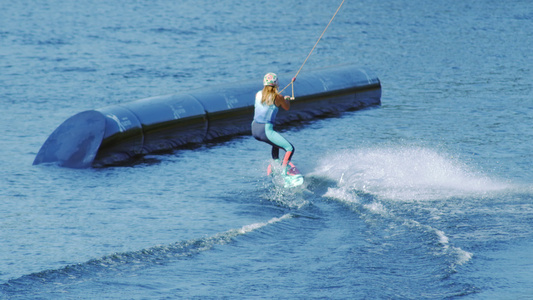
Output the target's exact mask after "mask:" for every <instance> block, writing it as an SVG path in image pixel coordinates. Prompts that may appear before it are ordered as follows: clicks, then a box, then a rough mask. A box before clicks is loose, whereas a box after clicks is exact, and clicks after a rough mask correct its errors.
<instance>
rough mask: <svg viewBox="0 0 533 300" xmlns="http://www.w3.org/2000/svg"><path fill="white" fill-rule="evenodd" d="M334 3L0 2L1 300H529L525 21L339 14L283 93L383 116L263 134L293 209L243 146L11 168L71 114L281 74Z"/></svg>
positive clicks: (532, 220)
mask: <svg viewBox="0 0 533 300" xmlns="http://www.w3.org/2000/svg"><path fill="white" fill-rule="evenodd" d="M339 4H340V1H314V0H312V1H292V0H290V1H268V2H267V1H246V2H243V1H232V0H228V1H218V2H212V1H188V0H186V1H163V0H160V1H111V2H109V1H97V0H95V1H82V2H70V1H35V0H28V1H17V2H11V3H6V2H3V3H0V103H1V105H2V118H0V125H1V127H2V128H3V136H2V147H0V166H1V168H0V174H1V175H0V245H1V246H0V298H1V299H4V298H5V299H174V298H196V297H197V298H207V299H209V298H271V299H272V298H291V299H293V298H302V299H304V298H305V299H309V298H332V299H347V298H348V299H362V298H387V299H443V298H455V299H532V298H533V251H531V249H532V248H533V170H532V168H531V166H532V165H533V155H532V154H531V152H532V149H533V143H532V142H531V141H532V140H533V84H532V79H533V72H532V69H531V66H532V64H531V49H533V30H532V28H533V4H532V3H531V1H529V0H517V1H510V2H509V1H507V2H502V1H493V0H480V1H463V2H450V1H442V0H437V1H430V2H428V1H419V0H415V1H405V0H401V1H389V0H386V1H378V2H376V1H366V0H363V1H346V2H345V4H344V6H343V7H342V9H341V10H340V12H339V14H338V15H337V17H336V18H335V20H334V21H333V23H332V25H331V26H330V28H329V29H328V31H327V33H326V34H325V36H324V38H323V39H322V40H321V42H320V43H319V44H318V46H317V48H316V50H315V52H314V53H313V55H311V57H310V58H309V61H308V62H307V64H306V65H305V67H304V69H303V71H302V72H305V71H312V70H313V69H316V68H320V67H326V66H331V65H338V64H343V63H355V64H359V65H360V66H361V67H365V68H369V69H371V70H373V71H374V72H376V74H378V77H379V78H380V80H381V83H382V88H383V97H382V106H381V107H377V108H371V109H366V110H362V111H356V112H349V113H345V114H343V115H341V116H339V117H336V118H330V119H320V120H316V121H312V122H306V123H305V124H300V125H295V126H293V127H290V128H286V129H284V131H283V135H284V136H286V137H287V138H288V139H289V140H290V141H291V142H292V143H293V144H294V145H295V147H296V154H295V156H294V158H293V161H294V162H295V163H296V164H297V165H298V167H299V168H300V170H301V171H302V172H303V173H304V174H306V176H307V184H308V186H307V187H308V189H309V191H310V192H306V193H291V192H287V191H284V190H282V189H279V188H276V187H274V186H273V185H272V183H271V182H270V181H269V179H268V178H266V176H265V169H266V166H267V165H268V163H269V155H270V150H269V147H268V146H267V145H266V144H262V143H259V142H257V141H255V140H254V139H253V138H251V137H249V136H243V137H238V138H234V139H232V140H230V141H227V142H224V143H219V144H210V145H205V146H202V147H200V148H197V149H194V150H180V151H175V152H173V153H170V154H165V155H150V156H147V157H146V158H145V159H144V160H143V161H142V162H140V163H138V164H135V165H133V166H125V167H112V168H102V169H84V170H78V169H66V168H59V167H53V166H32V162H33V159H34V158H35V155H36V154H37V152H38V150H39V148H40V147H41V145H42V144H43V143H44V141H45V140H46V138H47V137H48V136H49V135H50V134H51V133H52V131H53V130H54V129H55V128H56V127H57V126H58V125H59V124H61V123H62V122H63V121H64V120H66V119H67V118H68V117H70V116H72V115H74V114H76V113H78V112H81V111H84V110H88V109H94V108H100V107H104V106H107V105H114V104H118V103H124V102H129V101H133V100H137V99H141V98H146V97H151V96H158V95H165V94H170V93H175V92H184V91H188V90H190V89H195V88H201V87H204V86H210V85H216V84H221V83H228V84H232V83H234V82H239V81H243V80H250V79H253V78H257V80H258V82H261V79H262V76H263V75H264V74H265V73H267V72H278V73H285V72H289V73H290V72H294V73H296V71H297V70H298V68H299V67H300V65H301V63H302V62H303V60H304V59H305V57H306V56H307V54H308V53H309V51H310V50H311V48H312V46H313V45H314V43H315V42H316V40H317V38H318V36H319V35H320V33H321V32H322V30H323V29H324V27H325V25H326V24H327V22H328V21H329V19H330V18H331V16H332V15H333V13H334V12H335V10H336V9H337V6H338V5H339ZM295 88H296V89H297V88H298V82H296V84H295Z"/></svg>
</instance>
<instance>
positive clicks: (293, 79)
mask: <svg viewBox="0 0 533 300" xmlns="http://www.w3.org/2000/svg"><path fill="white" fill-rule="evenodd" d="M344 1H345V0H342V2H341V4H340V5H339V7H338V8H337V11H336V12H335V14H333V17H331V20H329V23H328V25H327V26H326V28H324V31H322V34H321V35H320V37H319V38H318V40H317V41H316V43H315V45H314V46H313V49H311V51H310V52H309V54H308V55H307V57H306V58H305V60H304V62H303V64H302V66H300V69H299V70H298V72H296V75H294V77H293V78H292V80H291V82H290V83H289V84H287V86H286V87H284V88H283V89H282V90H281V91H280V92H279V93H280V94H281V93H282V92H283V91H284V90H285V89H287V88H288V87H289V85H291V86H292V97H291V100H293V99H294V82H295V81H296V77H298V74H300V71H301V70H302V68H303V67H304V65H305V63H306V62H307V60H308V59H309V56H311V53H313V51H314V50H315V48H316V45H318V42H320V39H322V37H323V36H324V33H326V30H328V27H329V25H330V24H331V22H333V19H335V16H337V13H338V12H339V10H340V9H341V7H342V5H343V4H344Z"/></svg>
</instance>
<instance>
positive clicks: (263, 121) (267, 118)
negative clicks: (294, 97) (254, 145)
mask: <svg viewBox="0 0 533 300" xmlns="http://www.w3.org/2000/svg"><path fill="white" fill-rule="evenodd" d="M262 94H263V93H262V91H259V92H257V94H256V95H255V112H254V121H253V122H252V135H253V137H254V138H255V139H257V140H259V141H262V142H265V143H268V144H270V145H272V159H279V149H280V148H282V149H283V150H285V157H284V158H283V162H282V165H283V166H286V165H287V163H288V162H289V161H290V160H291V158H292V155H293V154H294V146H293V145H292V144H291V143H289V141H287V139H285V138H284V137H282V136H281V134H279V133H277V132H276V131H274V122H275V120H276V115H277V113H278V110H279V108H278V107H277V106H276V104H272V105H263V103H261V98H262Z"/></svg>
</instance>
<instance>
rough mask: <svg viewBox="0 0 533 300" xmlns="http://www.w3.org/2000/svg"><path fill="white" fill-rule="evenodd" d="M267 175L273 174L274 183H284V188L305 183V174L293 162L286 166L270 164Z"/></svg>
mask: <svg viewBox="0 0 533 300" xmlns="http://www.w3.org/2000/svg"><path fill="white" fill-rule="evenodd" d="M267 175H269V176H272V181H273V182H274V184H279V185H283V187H284V188H294V187H298V186H301V185H302V184H304V176H303V175H302V174H301V173H300V170H298V168H296V166H295V165H294V164H293V163H292V162H289V164H288V165H287V167H285V168H283V167H281V166H276V165H274V166H273V165H272V164H270V165H268V169H267Z"/></svg>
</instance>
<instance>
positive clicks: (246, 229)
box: [0, 214, 293, 295]
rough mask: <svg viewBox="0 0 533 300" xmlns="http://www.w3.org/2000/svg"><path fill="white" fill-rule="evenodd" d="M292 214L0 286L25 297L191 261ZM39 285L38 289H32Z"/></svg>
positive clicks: (6, 290) (105, 258) (66, 267)
mask: <svg viewBox="0 0 533 300" xmlns="http://www.w3.org/2000/svg"><path fill="white" fill-rule="evenodd" d="M292 217H293V215H292V214H284V215H282V216H281V217H279V218H278V217H275V218H272V219H270V220H268V221H266V222H258V223H253V224H249V225H245V226H243V227H241V228H237V229H231V230H228V231H226V232H222V233H219V234H216V235H214V236H211V237H206V238H199V239H192V240H187V241H180V242H176V243H173V244H169V245H161V246H154V247H151V248H147V249H142V250H138V251H132V252H124V253H114V254H111V255H107V256H104V257H101V258H97V259H93V260H89V261H87V262H85V263H79V264H74V265H67V266H65V267H64V268H61V269H53V270H46V271H42V272H38V273H33V274H29V275H25V276H22V277H19V278H17V279H12V280H9V281H8V282H7V283H4V284H2V285H0V291H1V292H3V293H12V294H17V295H18V293H27V292H30V291H31V289H32V288H37V289H39V288H42V285H45V284H46V285H50V284H51V286H56V287H57V286H68V285H69V284H76V283H78V282H81V281H88V280H91V278H96V277H100V276H101V275H103V274H109V273H115V274H120V273H122V272H124V271H125V272H127V273H131V272H134V271H136V270H139V269H142V268H146V267H150V266H153V265H160V264H165V263H168V262H169V261H173V260H176V259H180V258H184V257H191V256H194V255H196V254H199V253H202V252H205V251H209V250H211V249H213V247H215V246H217V245H226V244H229V243H231V242H233V241H235V239H236V238H237V237H238V236H241V235H245V234H248V233H251V232H253V231H255V230H258V229H260V228H263V227H265V226H268V225H272V224H275V223H278V222H282V221H284V220H287V219H290V218H292ZM36 282H38V283H40V285H38V287H36V286H35V283H36Z"/></svg>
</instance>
